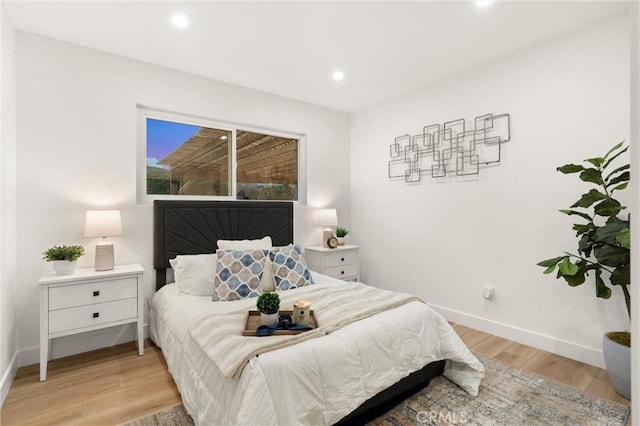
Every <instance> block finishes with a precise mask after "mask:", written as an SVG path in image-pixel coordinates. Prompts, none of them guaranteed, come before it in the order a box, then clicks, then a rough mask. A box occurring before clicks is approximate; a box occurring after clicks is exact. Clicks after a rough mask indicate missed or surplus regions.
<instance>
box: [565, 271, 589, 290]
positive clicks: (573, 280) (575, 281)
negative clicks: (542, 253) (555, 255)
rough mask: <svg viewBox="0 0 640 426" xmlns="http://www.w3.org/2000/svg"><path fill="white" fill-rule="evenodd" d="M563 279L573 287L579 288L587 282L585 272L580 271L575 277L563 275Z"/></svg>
mask: <svg viewBox="0 0 640 426" xmlns="http://www.w3.org/2000/svg"><path fill="white" fill-rule="evenodd" d="M562 278H564V280H565V281H566V282H567V284H569V285H570V286H571V287H576V286H579V285H580V284H584V282H585V274H584V271H580V273H576V274H575V275H563V276H562Z"/></svg>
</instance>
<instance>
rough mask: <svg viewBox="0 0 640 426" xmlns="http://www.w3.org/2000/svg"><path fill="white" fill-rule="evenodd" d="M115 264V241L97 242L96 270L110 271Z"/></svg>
mask: <svg viewBox="0 0 640 426" xmlns="http://www.w3.org/2000/svg"><path fill="white" fill-rule="evenodd" d="M114 266H115V256H114V255H113V243H111V242H106V243H98V244H96V259H95V268H96V271H110V270H111V269H113V268H114Z"/></svg>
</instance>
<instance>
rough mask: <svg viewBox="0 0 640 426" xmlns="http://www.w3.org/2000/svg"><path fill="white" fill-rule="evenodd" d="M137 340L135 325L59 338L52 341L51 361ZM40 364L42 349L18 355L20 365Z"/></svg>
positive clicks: (147, 333) (29, 349)
mask: <svg viewBox="0 0 640 426" xmlns="http://www.w3.org/2000/svg"><path fill="white" fill-rule="evenodd" d="M148 336H149V326H148V325H147V324H145V326H144V337H145V338H146V337H148ZM134 340H136V325H135V323H131V324H126V325H123V326H116V327H111V328H104V329H101V330H96V331H89V332H86V333H81V334H73V335H70V336H63V337H58V338H56V339H52V340H51V343H50V344H51V359H56V358H63V357H65V356H69V355H75V354H79V353H82V352H88V351H92V350H95V349H100V348H105V347H109V346H115V345H119V344H121V343H127V342H132V341H134ZM38 363H40V347H39V346H34V347H31V348H26V349H22V350H20V351H19V353H18V365H19V366H20V367H23V366H25V365H31V364H38Z"/></svg>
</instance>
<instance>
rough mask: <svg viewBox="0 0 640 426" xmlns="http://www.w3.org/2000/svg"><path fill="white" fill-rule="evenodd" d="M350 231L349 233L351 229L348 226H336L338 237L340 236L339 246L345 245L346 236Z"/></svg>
mask: <svg viewBox="0 0 640 426" xmlns="http://www.w3.org/2000/svg"><path fill="white" fill-rule="evenodd" d="M348 233H349V230H348V229H347V228H343V227H341V226H338V227H337V228H336V237H338V245H339V246H343V245H344V237H346V236H347V234H348Z"/></svg>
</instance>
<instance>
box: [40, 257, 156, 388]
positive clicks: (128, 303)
mask: <svg viewBox="0 0 640 426" xmlns="http://www.w3.org/2000/svg"><path fill="white" fill-rule="evenodd" d="M143 273H144V269H143V268H142V266H140V265H118V266H116V267H115V268H114V269H112V270H110V271H96V270H94V269H93V268H91V269H76V270H75V271H74V273H73V274H71V275H55V273H49V274H45V275H43V276H42V277H41V278H40V280H38V283H39V284H40V381H41V382H43V381H45V380H46V379H47V361H48V360H49V358H50V355H51V354H50V345H49V339H54V338H56V337H61V336H67V335H70V334H76V333H83V332H85V331H91V330H97V329H100V328H106V327H112V326H115V325H121V324H128V323H132V322H137V334H138V354H140V355H142V354H143V353H144V343H143V338H144V335H143V321H144V312H143V304H142V302H143V296H142V274H143Z"/></svg>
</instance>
